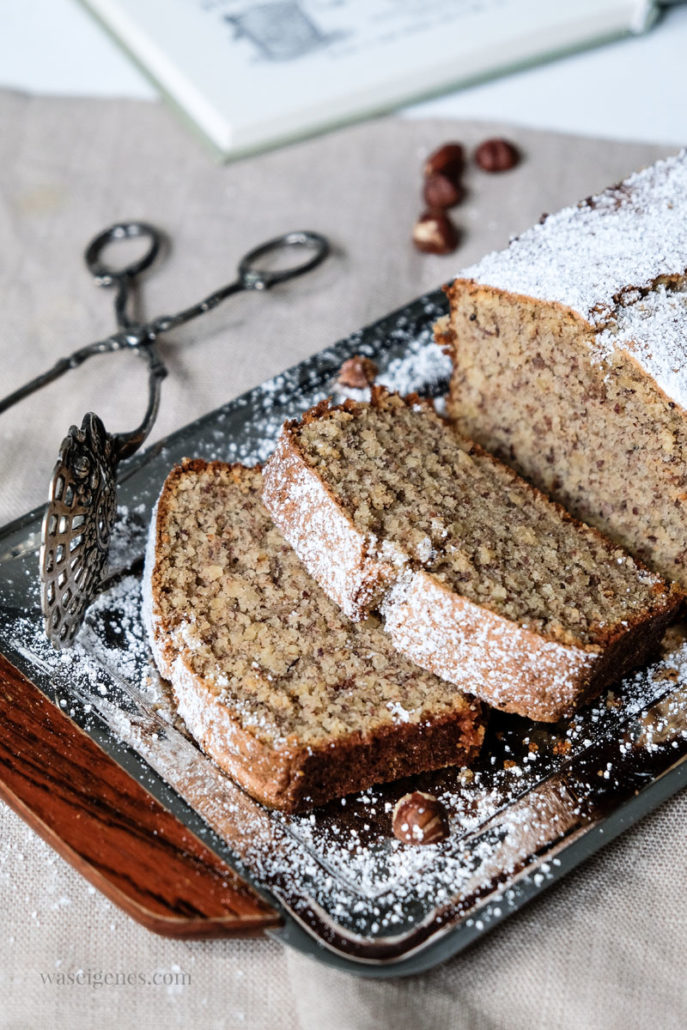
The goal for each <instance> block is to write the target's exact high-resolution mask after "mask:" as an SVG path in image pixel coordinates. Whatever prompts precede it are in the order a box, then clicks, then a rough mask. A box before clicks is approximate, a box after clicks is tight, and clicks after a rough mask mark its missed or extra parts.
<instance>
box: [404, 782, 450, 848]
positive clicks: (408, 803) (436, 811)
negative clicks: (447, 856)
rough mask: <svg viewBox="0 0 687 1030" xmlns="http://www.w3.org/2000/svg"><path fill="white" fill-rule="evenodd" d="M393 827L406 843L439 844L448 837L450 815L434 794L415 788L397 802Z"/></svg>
mask: <svg viewBox="0 0 687 1030" xmlns="http://www.w3.org/2000/svg"><path fill="white" fill-rule="evenodd" d="M391 828H392V830H393V833H394V837H397V838H398V840H400V841H402V842H403V843H404V844H437V843H438V842H439V841H440V840H444V838H445V837H448V816H447V815H446V810H445V808H444V806H443V805H442V804H441V802H440V801H437V799H436V798H435V797H434V796H433V795H432V794H425V793H424V792H423V791H421V790H414V791H413V793H412V794H404V795H403V797H402V798H400V799H399V800H398V801H397V802H396V805H395V807H394V811H393V815H392V817H391Z"/></svg>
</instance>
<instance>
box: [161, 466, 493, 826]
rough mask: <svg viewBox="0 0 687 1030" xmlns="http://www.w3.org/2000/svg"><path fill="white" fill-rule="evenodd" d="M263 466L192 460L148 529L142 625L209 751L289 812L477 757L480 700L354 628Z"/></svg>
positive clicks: (169, 485)
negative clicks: (286, 530) (306, 553)
mask: <svg viewBox="0 0 687 1030" xmlns="http://www.w3.org/2000/svg"><path fill="white" fill-rule="evenodd" d="M261 489H262V478H261V473H260V469H259V468H255V469H247V468H244V467H241V466H231V465H225V464H221V463H209V464H208V463H205V462H202V461H187V462H185V463H184V464H183V465H181V466H179V467H177V468H175V469H174V470H173V471H172V472H171V473H170V475H169V476H168V478H167V480H166V482H165V485H164V487H163V490H162V493H161V496H160V499H159V501H158V504H157V508H156V512H155V516H154V519H153V523H152V526H151V533H150V538H149V546H148V552H147V557H146V567H145V575H144V596H145V604H144V613H145V619H146V623H147V627H148V632H149V636H150V641H151V645H152V648H153V653H154V656H155V659H156V663H157V665H158V668H159V670H160V672H161V674H162V675H163V676H164V677H165V678H166V679H168V680H169V681H170V683H171V684H172V687H173V690H174V694H175V697H176V701H177V704H178V710H179V713H180V714H181V716H182V717H183V719H184V721H185V723H186V725H187V727H188V729H189V731H190V732H191V734H192V735H193V736H194V737H195V738H196V740H197V741H198V742H199V743H200V744H201V746H202V747H203V749H204V750H205V751H206V752H207V753H208V754H209V755H210V756H211V757H212V758H214V759H215V761H216V762H217V763H218V764H219V765H220V766H222V768H224V769H225V770H226V771H227V772H228V773H229V774H230V776H231V777H232V778H233V779H234V780H235V781H236V782H237V783H239V784H240V785H241V786H242V787H244V788H245V790H247V791H248V793H249V794H251V795H253V796H254V797H256V798H257V799H258V800H260V801H262V802H264V803H265V804H267V805H270V806H272V807H275V808H281V809H284V810H288V811H292V810H296V809H300V808H304V807H306V806H309V805H313V804H319V803H321V802H324V801H327V800H329V799H330V798H334V797H338V796H341V795H343V794H346V793H348V792H350V791H357V790H361V789H364V788H366V787H368V786H370V785H371V784H373V783H377V782H381V781H386V780H392V779H396V778H397V777H400V776H406V775H409V774H411V773H417V772H421V771H423V770H427V769H437V768H440V767H442V766H446V765H465V764H468V763H469V762H470V761H471V760H472V759H474V758H475V757H476V755H477V753H478V751H479V748H480V745H481V743H482V739H483V736H484V717H483V712H482V706H481V705H480V704H479V702H477V701H475V700H473V699H470V698H466V697H465V696H464V695H463V694H462V693H460V692H459V691H458V690H457V689H455V688H453V687H450V686H449V685H448V684H446V683H445V682H443V681H442V680H440V679H438V678H437V677H436V676H433V675H431V674H430V673H427V672H423V671H422V670H420V669H418V668H417V667H416V666H414V665H413V664H412V663H411V662H410V661H408V660H407V659H405V658H403V657H402V656H401V655H399V654H398V653H397V652H396V651H395V650H394V647H393V645H392V643H391V641H390V640H389V638H388V637H387V635H386V634H385V633H384V632H383V630H382V629H381V627H380V625H379V620H378V619H375V618H370V619H367V620H366V621H364V622H360V623H352V622H350V620H348V619H347V618H346V617H345V616H343V615H342V614H341V612H340V610H339V608H338V607H337V606H336V605H335V604H334V603H333V602H332V601H330V599H329V598H328V597H327V596H326V595H325V594H324V592H323V591H322V590H320V588H319V587H318V586H317V584H316V583H315V582H314V581H313V580H312V579H311V578H310V576H309V575H308V573H307V572H306V571H305V569H304V568H303V566H302V564H301V562H300V561H299V560H298V558H297V557H296V555H295V554H294V552H293V551H292V550H291V548H290V547H289V545H288V544H287V543H286V541H285V540H284V538H283V537H282V535H281V534H280V532H279V531H278V530H277V529H276V527H275V526H274V525H273V523H272V521H271V519H270V517H269V515H268V514H267V512H266V510H265V508H264V507H263V505H262V503H261Z"/></svg>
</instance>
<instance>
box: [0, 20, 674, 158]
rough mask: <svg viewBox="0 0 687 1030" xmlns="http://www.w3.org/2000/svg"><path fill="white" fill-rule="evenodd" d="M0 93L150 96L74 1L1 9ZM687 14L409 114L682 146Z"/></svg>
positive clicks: (418, 107)
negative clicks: (8, 90) (0, 89)
mask: <svg viewBox="0 0 687 1030" xmlns="http://www.w3.org/2000/svg"><path fill="white" fill-rule="evenodd" d="M2 15H3V18H2V29H1V31H0V87H2V86H5V87H10V88H15V89H21V90H27V91H30V92H37V93H49V94H76V95H81V96H112V97H116V96H125V97H137V98H153V97H155V96H156V95H157V94H156V90H155V89H154V87H153V86H151V85H150V84H149V82H148V81H147V80H146V79H145V78H144V77H143V75H142V74H141V73H140V72H139V71H138V70H137V69H136V67H135V66H134V65H133V64H132V63H131V61H130V60H129V58H128V57H127V56H126V55H125V54H124V53H122V52H121V51H120V50H119V49H118V48H117V46H116V45H115V44H114V43H113V42H112V41H111V40H110V39H109V38H108V36H107V35H106V33H105V32H104V31H103V30H102V29H101V28H100V27H99V26H98V25H97V24H96V23H95V22H94V21H93V19H92V18H91V16H90V15H89V14H87V13H86V12H85V11H84V10H83V8H81V7H80V6H79V4H78V3H77V2H76V0H4V4H3V11H2ZM685 54H687V6H684V5H680V6H677V7H669V8H668V9H667V10H666V11H665V13H664V14H663V16H662V18H661V20H660V21H659V23H658V24H657V25H656V26H654V28H652V29H651V31H650V32H649V33H648V34H646V35H644V36H640V37H635V38H626V39H623V40H620V41H618V42H615V43H611V44H607V45H605V46H601V47H598V48H596V49H594V50H591V51H586V52H584V53H581V54H576V55H573V56H570V57H566V58H563V59H560V60H556V61H554V62H551V63H549V64H546V65H542V66H539V67H536V68H534V69H531V70H527V71H523V72H518V73H516V74H511V75H508V76H505V77H502V78H500V79H498V80H494V81H491V82H488V83H485V84H483V85H479V86H475V87H472V88H469V89H462V90H458V91H456V92H454V93H449V94H447V95H445V96H443V97H440V98H438V99H434V100H432V101H429V102H426V103H422V104H415V105H413V106H412V107H409V108H407V109H406V110H405V112H404V113H406V114H408V115H409V116H411V117H412V116H422V117H433V116H436V117H446V118H450V117H456V118H467V119H485V120H491V119H494V120H497V121H500V122H503V121H506V122H508V121H510V122H512V123H513V124H516V125H523V126H528V127H531V128H540V129H555V130H558V131H563V132H566V131H567V132H574V133H580V134H585V135H591V136H604V137H606V138H609V139H634V140H644V141H647V142H660V143H675V144H677V145H684V144H685V143H687V86H686V84H685Z"/></svg>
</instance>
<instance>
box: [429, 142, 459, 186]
mask: <svg viewBox="0 0 687 1030" xmlns="http://www.w3.org/2000/svg"><path fill="white" fill-rule="evenodd" d="M464 167H465V152H464V150H463V147H462V145H461V144H460V143H444V145H443V146H442V147H439V148H438V149H437V150H434V151H433V152H432V153H431V154H430V155H429V157H428V158H427V160H426V161H425V175H436V174H437V173H438V174H440V175H446V176H447V177H448V178H449V179H452V180H453V181H454V182H457V181H458V179H459V178H460V176H461V174H462V172H463V168H464Z"/></svg>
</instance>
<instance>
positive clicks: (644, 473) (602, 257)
mask: <svg viewBox="0 0 687 1030" xmlns="http://www.w3.org/2000/svg"><path fill="white" fill-rule="evenodd" d="M686 227H687V151H682V152H681V153H680V154H679V155H677V156H676V157H672V158H670V159H668V160H666V161H659V162H658V163H657V164H655V165H652V166H651V167H649V168H647V169H645V170H644V171H642V172H639V173H637V174H635V175H632V176H630V177H629V178H628V179H627V180H626V181H625V182H622V183H620V184H619V185H618V186H614V187H612V188H611V189H608V190H605V191H604V192H603V193H600V194H599V195H598V196H595V197H588V198H587V199H586V200H584V201H582V202H581V203H579V204H578V205H577V206H575V207H568V208H565V209H564V210H562V211H559V212H558V213H556V214H554V215H550V216H548V217H546V218H545V219H544V220H543V221H542V222H541V224H539V225H536V226H534V227H533V228H531V229H528V230H527V232H525V233H523V234H522V235H521V236H519V237H518V238H516V239H515V240H513V241H512V242H511V244H510V246H508V247H507V248H506V249H505V250H502V251H500V252H498V253H494V254H489V255H487V256H486V257H485V258H484V259H483V260H482V261H480V262H479V263H478V264H476V265H474V266H472V267H470V268H467V269H466V270H465V271H464V272H462V273H461V274H460V276H459V277H458V278H457V279H456V281H455V282H454V283H453V284H452V285H451V286H450V287H449V288H448V297H449V301H450V316H449V317H447V318H445V319H443V320H442V321H441V322H440V323H439V324H438V326H437V337H438V339H439V341H440V342H441V343H443V344H445V345H446V346H447V347H448V348H449V350H450V353H451V355H452V358H453V363H454V372H453V376H452V379H451V388H450V396H449V401H448V411H449V414H450V415H451V417H452V418H454V419H455V420H456V423H457V425H458V427H459V428H460V430H461V432H463V433H464V434H465V435H467V436H469V437H470V438H471V439H473V440H476V441H477V442H478V443H480V444H482V445H483V446H484V447H486V448H487V450H489V451H491V452H492V453H494V454H496V455H498V456H499V457H501V458H502V459H503V460H505V461H506V462H508V463H509V464H511V465H512V466H513V467H514V468H515V469H516V470H517V471H519V472H520V473H522V474H524V475H525V476H527V478H528V479H530V480H531V481H532V482H534V483H535V484H536V485H537V486H539V487H540V488H541V489H543V490H544V491H545V492H546V493H548V494H550V495H551V496H553V497H555V498H556V499H557V500H558V501H560V502H561V503H562V504H563V505H564V506H565V507H566V508H567V509H568V510H569V511H570V512H572V514H574V515H576V516H577V517H578V518H581V519H582V520H583V521H585V522H588V523H590V524H592V525H595V526H598V527H599V528H600V529H602V530H603V532H604V533H606V535H608V536H610V537H611V538H612V539H613V540H614V541H616V542H617V543H620V544H621V545H622V546H624V547H625V548H627V549H628V550H629V551H631V552H632V553H633V554H635V555H636V556H637V557H639V558H640V559H641V560H642V561H644V562H645V563H646V564H648V565H649V566H650V567H652V568H654V569H656V570H657V571H658V572H660V573H661V575H663V576H664V577H666V578H667V579H673V580H677V581H678V582H679V583H681V584H682V586H683V587H687V275H686V272H687V228H686Z"/></svg>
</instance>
